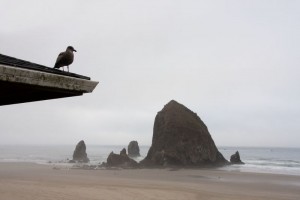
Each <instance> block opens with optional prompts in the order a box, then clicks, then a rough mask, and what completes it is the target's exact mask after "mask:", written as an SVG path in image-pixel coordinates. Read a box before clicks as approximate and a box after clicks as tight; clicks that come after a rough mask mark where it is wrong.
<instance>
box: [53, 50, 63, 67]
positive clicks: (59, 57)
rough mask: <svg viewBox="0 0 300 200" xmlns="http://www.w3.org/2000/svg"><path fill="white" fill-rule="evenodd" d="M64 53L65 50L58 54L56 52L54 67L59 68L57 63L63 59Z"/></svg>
mask: <svg viewBox="0 0 300 200" xmlns="http://www.w3.org/2000/svg"><path fill="white" fill-rule="evenodd" d="M64 53H65V52H61V53H60V54H58V56H57V59H56V62H55V65H54V68H60V67H61V66H59V65H60V63H61V61H62V59H63V56H64Z"/></svg>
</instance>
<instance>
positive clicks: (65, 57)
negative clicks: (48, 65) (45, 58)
mask: <svg viewBox="0 0 300 200" xmlns="http://www.w3.org/2000/svg"><path fill="white" fill-rule="evenodd" d="M73 51H75V52H77V51H76V50H75V49H74V48H73V47H72V46H68V47H67V49H66V51H65V52H61V53H60V54H59V55H58V57H57V59H56V62H55V65H54V68H60V67H63V70H64V71H65V68H64V66H67V67H68V72H69V65H71V64H72V63H73V60H74V53H73Z"/></svg>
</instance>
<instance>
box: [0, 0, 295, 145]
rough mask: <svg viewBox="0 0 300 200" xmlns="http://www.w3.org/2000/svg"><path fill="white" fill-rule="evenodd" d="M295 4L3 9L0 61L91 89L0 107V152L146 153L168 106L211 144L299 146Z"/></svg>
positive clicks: (136, 2)
mask: <svg viewBox="0 0 300 200" xmlns="http://www.w3.org/2000/svg"><path fill="white" fill-rule="evenodd" d="M299 11H300V1H296V0H295V1H291V0H281V1H276V0H257V1H256V0H249V1H242V0H236V1H234V0H224V1H199V0H195V1H193V0H151V1H149V0H119V1H115V0H95V1H92V0H90V1H74V0H72V1H65V0H64V1H61V0H59V1H58V0H50V1H38V0H36V1H34V0H26V1H15V0H0V53H1V54H5V55H9V56H13V57H17V58H20V59H24V60H28V61H31V62H35V63H39V64H42V65H46V66H49V67H52V66H53V65H54V62H55V60H56V57H57V55H58V53H59V52H61V51H64V50H65V48H66V47H67V46H68V45H72V46H74V48H75V49H76V50H77V53H76V54H75V60H74V63H73V64H72V65H71V66H70V71H71V72H74V73H78V74H82V75H86V76H90V77H91V78H92V80H96V81H99V82H100V83H99V85H98V86H97V88H96V89H95V90H94V92H93V93H91V94H86V95H84V96H82V97H73V98H66V99H58V100H50V101H41V102H34V103H26V104H18V105H11V106H2V107H0V121H1V129H0V136H1V140H0V144H76V143H77V142H78V141H79V140H81V139H84V140H85V142H86V143H87V144H104V145H105V144H112V145H114V144H128V143H129V141H131V140H137V141H138V142H139V144H142V145H150V144H151V140H152V131H153V130H152V129H153V123H154V118H155V115H156V113H157V112H158V111H160V110H161V109H162V108H163V106H164V105H165V104H166V103H168V102H169V101H170V100H172V99H175V100H176V101H178V102H179V103H182V104H184V105H185V106H186V107H188V108H190V109H191V110H193V111H194V112H196V113H197V114H198V115H199V117H200V118H201V119H202V120H203V121H204V122H205V124H206V125H207V126H208V129H209V131H210V133H211V135H212V137H213V139H214V141H215V143H216V144H217V145H218V146H282V147H300V92H299V85H300V67H299V63H300V37H299V36H300V12H299Z"/></svg>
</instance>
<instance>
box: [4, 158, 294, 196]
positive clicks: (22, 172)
mask: <svg viewBox="0 0 300 200" xmlns="http://www.w3.org/2000/svg"><path fill="white" fill-rule="evenodd" d="M0 194H1V195H0V199H1V200H2V199H3V200H7V199H14V200H17V199H22V200H25V199H28V200H29V199H30V200H32V199H72V200H77V199H78V200H79V199H80V200H81V199H85V200H88V199H164V200H165V199H244V200H245V199H295V200H296V199H297V200H298V199H299V198H300V177H299V176H289V175H275V174H256V173H246V172H237V171H231V172H228V171H223V170H212V169H197V170H196V169H180V170H173V169H134V170H133V169H119V170H82V169H68V168H67V167H62V168H55V167H54V166H52V165H38V164H31V163H0Z"/></svg>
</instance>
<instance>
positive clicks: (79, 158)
mask: <svg viewBox="0 0 300 200" xmlns="http://www.w3.org/2000/svg"><path fill="white" fill-rule="evenodd" d="M89 161H90V160H89V158H88V157H87V153H86V146H85V143H84V141H83V140H81V141H80V142H79V143H78V144H77V145H76V148H75V150H74V153H73V160H71V161H70V162H83V163H87V162H89Z"/></svg>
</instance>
